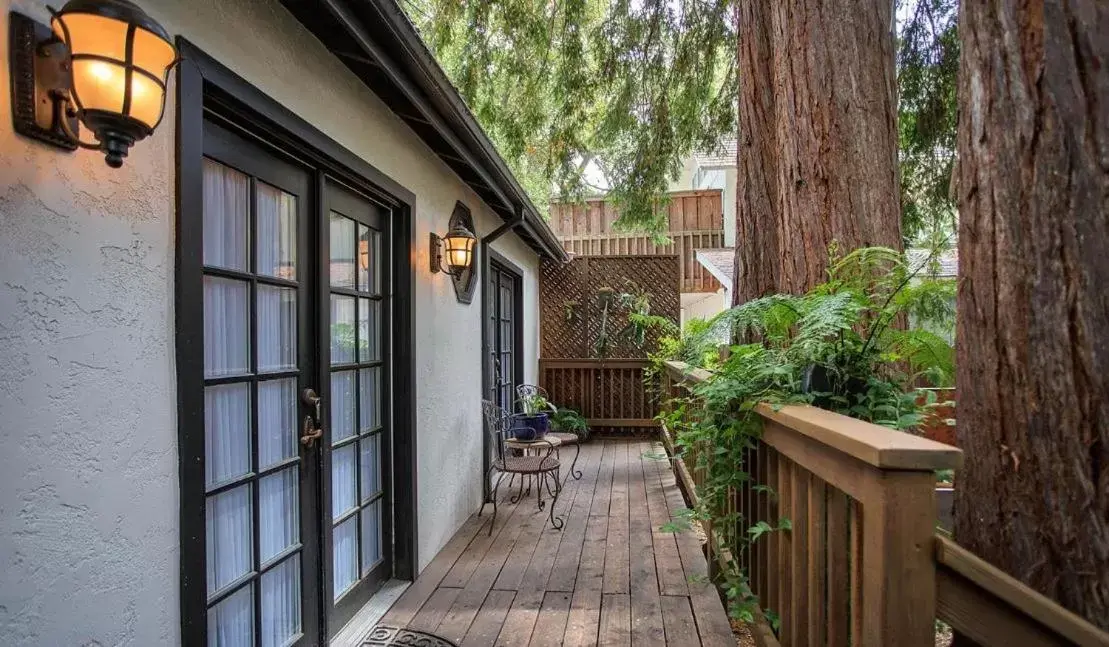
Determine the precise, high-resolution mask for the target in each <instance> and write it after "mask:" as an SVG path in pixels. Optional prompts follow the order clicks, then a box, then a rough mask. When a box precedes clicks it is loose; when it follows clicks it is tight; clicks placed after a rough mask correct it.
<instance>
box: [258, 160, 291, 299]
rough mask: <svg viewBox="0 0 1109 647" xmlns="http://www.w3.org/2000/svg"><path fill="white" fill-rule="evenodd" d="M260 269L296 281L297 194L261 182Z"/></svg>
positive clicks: (259, 221) (259, 194)
mask: <svg viewBox="0 0 1109 647" xmlns="http://www.w3.org/2000/svg"><path fill="white" fill-rule="evenodd" d="M257 187H258V189H257V191H258V193H257V195H258V202H257V209H258V214H257V220H258V239H257V244H258V273H259V274H263V275H266V276H276V277H278V278H282V279H288V280H290V281H295V280H296V279H297V272H296V196H293V195H290V194H288V193H285V192H284V191H282V190H281V189H278V188H276V187H272V186H270V185H268V184H266V183H264V182H258V183H257Z"/></svg>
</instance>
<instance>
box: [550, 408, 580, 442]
mask: <svg viewBox="0 0 1109 647" xmlns="http://www.w3.org/2000/svg"><path fill="white" fill-rule="evenodd" d="M552 408H553V407H552ZM550 417H551V429H553V430H555V431H557V432H560V433H567V434H574V435H575V436H577V437H578V440H579V441H580V442H585V441H586V440H588V439H589V425H588V424H586V422H585V418H584V417H582V415H581V414H580V413H578V412H577V411H574V410H573V409H566V408H562V409H558V410H557V411H554V412H553V413H552V414H551V416H550Z"/></svg>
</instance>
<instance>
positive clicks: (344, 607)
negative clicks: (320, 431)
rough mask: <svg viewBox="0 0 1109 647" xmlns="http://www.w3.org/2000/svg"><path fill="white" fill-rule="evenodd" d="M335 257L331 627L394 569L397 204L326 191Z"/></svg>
mask: <svg viewBox="0 0 1109 647" xmlns="http://www.w3.org/2000/svg"><path fill="white" fill-rule="evenodd" d="M323 202H324V209H323V214H324V219H325V221H324V222H321V223H320V225H321V228H323V229H324V231H326V232H327V236H326V238H327V240H328V243H329V244H328V255H327V258H328V263H327V268H326V270H327V271H326V272H325V280H324V282H323V283H324V285H323V286H322V287H321V290H323V291H325V293H326V294H327V295H328V308H327V311H326V312H325V313H324V316H325V317H327V327H328V330H329V344H328V349H329V350H328V354H327V355H328V356H327V364H326V365H327V374H328V383H329V386H330V389H329V390H330V394H329V395H330V397H329V401H330V403H331V407H330V417H331V424H330V434H329V435H328V443H327V445H328V449H327V452H326V453H327V459H328V463H329V468H328V469H327V473H328V474H329V475H330V479H329V482H328V489H329V490H330V495H329V496H327V497H325V502H326V503H328V504H329V505H327V506H326V507H327V510H328V513H327V515H326V519H327V523H325V524H324V527H325V535H326V542H325V543H326V545H328V546H330V550H329V551H328V552H329V554H330V557H331V559H330V560H329V561H328V567H329V572H330V577H328V578H327V582H326V584H327V585H329V586H328V587H327V594H326V599H327V601H328V606H329V609H330V620H331V621H330V623H329V624H330V626H331V627H334V628H338V627H341V626H342V625H343V624H345V623H346V621H347V620H349V619H350V617H351V616H352V615H354V613H355V612H357V611H358V609H359V608H361V606H362V605H363V604H365V602H366V601H367V600H368V599H369V597H370V596H371V595H372V594H373V593H374V592H375V591H377V590H378V589H379V588H381V585H382V584H384V582H385V580H386V579H388V578H389V576H390V575H391V566H392V560H391V554H390V553H391V547H392V542H391V541H390V539H391V532H390V526H391V523H390V519H391V516H390V512H391V510H390V505H389V501H390V499H389V498H388V484H389V481H390V479H389V474H388V472H387V467H388V462H387V461H385V456H387V455H388V453H389V450H390V443H389V434H388V433H386V428H385V422H386V421H387V420H388V418H387V416H386V415H385V413H386V412H385V411H384V409H383V404H384V402H385V398H383V397H382V394H383V392H385V390H386V380H387V379H388V375H387V372H386V370H385V369H386V362H385V358H386V352H385V351H386V344H385V333H384V328H385V327H384V325H383V324H384V322H385V321H386V320H387V316H386V313H385V306H386V304H385V300H384V298H383V287H382V286H383V285H387V283H386V282H385V279H386V277H384V276H383V271H384V267H385V263H383V259H382V252H381V250H382V249H383V246H382V238H383V232H384V225H385V222H386V219H387V218H388V212H387V211H386V210H385V209H383V208H381V207H379V206H377V205H375V204H374V203H372V202H370V201H369V200H366V199H365V198H363V197H361V196H359V195H357V194H355V193H353V192H351V191H349V190H347V189H344V188H342V187H340V186H338V185H335V184H328V185H327V186H326V187H325V189H324V200H323Z"/></svg>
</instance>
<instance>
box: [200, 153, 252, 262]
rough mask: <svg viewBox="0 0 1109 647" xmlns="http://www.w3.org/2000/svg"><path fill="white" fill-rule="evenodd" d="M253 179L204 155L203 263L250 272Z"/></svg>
mask: <svg viewBox="0 0 1109 647" xmlns="http://www.w3.org/2000/svg"><path fill="white" fill-rule="evenodd" d="M249 197H250V178H248V177H247V176H245V175H243V174H242V173H240V172H238V171H236V170H234V169H231V168H228V167H226V166H224V165H223V164H220V163H218V162H214V161H212V160H210V159H208V158H204V264H205V265H211V266H214V267H226V268H229V269H233V270H240V271H244V272H245V271H247V270H249V268H248V267H247V266H246V265H247V253H246V250H247V229H246V224H247V218H248V216H249V211H248V209H249V206H248V205H249V203H250V202H249Z"/></svg>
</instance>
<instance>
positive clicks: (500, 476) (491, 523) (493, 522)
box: [478, 472, 504, 537]
mask: <svg viewBox="0 0 1109 647" xmlns="http://www.w3.org/2000/svg"><path fill="white" fill-rule="evenodd" d="M503 480H504V472H501V473H500V474H498V475H497V484H496V485H494V486H493V518H492V519H491V520H490V521H489V536H490V537H491V536H493V526H495V525H497V492H498V490H500V488H501V481H503ZM481 507H482V509H484V508H485V504H484V503H482V504H481ZM478 516H479V517H480V516H481V512H480V511H478Z"/></svg>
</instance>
